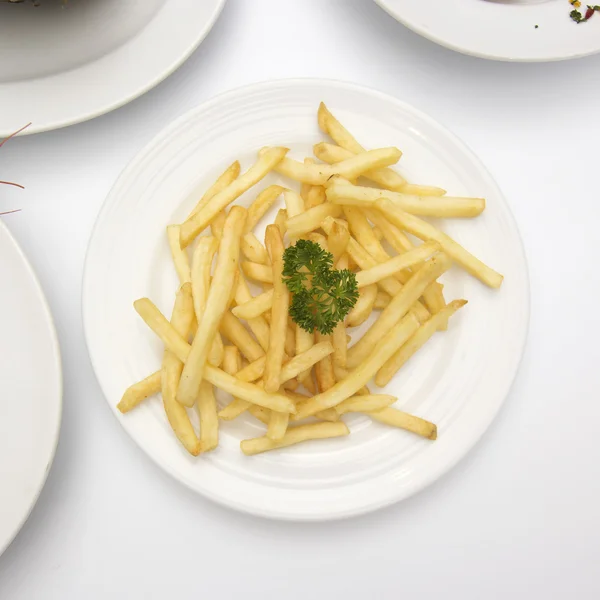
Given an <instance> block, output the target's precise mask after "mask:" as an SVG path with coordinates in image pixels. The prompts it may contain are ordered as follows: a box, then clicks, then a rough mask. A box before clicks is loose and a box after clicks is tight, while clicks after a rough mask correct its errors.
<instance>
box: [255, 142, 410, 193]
mask: <svg viewBox="0 0 600 600" xmlns="http://www.w3.org/2000/svg"><path fill="white" fill-rule="evenodd" d="M267 151H269V149H263V150H261V152H260V153H259V155H260V156H264V153H265V152H267ZM401 156H402V152H400V150H398V148H393V147H390V148H378V149H376V150H369V151H366V152H362V153H361V154H356V155H353V156H351V157H349V158H347V159H346V160H343V161H340V162H338V163H336V164H334V165H322V164H313V165H311V164H305V163H301V162H298V161H296V160H292V159H291V158H283V159H282V160H281V161H280V162H279V163H278V164H277V165H276V166H275V168H274V170H275V171H276V172H277V173H279V174H280V175H283V176H284V177H289V178H290V179H293V180H294V181H299V182H301V183H310V184H311V185H325V184H326V183H327V181H328V180H329V179H330V178H331V177H333V176H335V175H339V176H340V177H343V178H345V179H348V180H353V179H356V178H358V177H360V176H361V175H362V174H363V173H366V172H367V171H373V170H375V169H380V168H382V167H389V166H390V165H393V164H396V163H397V162H398V161H399V160H400V157H401Z"/></svg>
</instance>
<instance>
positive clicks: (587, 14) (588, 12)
mask: <svg viewBox="0 0 600 600" xmlns="http://www.w3.org/2000/svg"><path fill="white" fill-rule="evenodd" d="M593 14H594V9H593V8H592V7H591V6H588V8H587V10H586V11H585V16H584V17H583V18H584V19H585V20H586V21H587V20H588V19H590V18H591V17H592V15H593Z"/></svg>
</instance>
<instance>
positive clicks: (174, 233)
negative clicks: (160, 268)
mask: <svg viewBox="0 0 600 600" xmlns="http://www.w3.org/2000/svg"><path fill="white" fill-rule="evenodd" d="M180 229H181V227H180V226H179V225H169V226H168V227H167V239H168V241H169V248H170V250H171V256H172V257H173V264H174V265H175V271H176V272H177V277H178V278H179V283H180V284H182V285H183V284H184V283H187V282H189V281H191V280H192V273H191V270H190V259H189V258H188V255H187V252H186V251H185V250H183V249H182V248H181V245H180V244H179V232H180Z"/></svg>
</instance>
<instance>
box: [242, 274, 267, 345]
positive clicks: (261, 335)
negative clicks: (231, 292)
mask: <svg viewBox="0 0 600 600" xmlns="http://www.w3.org/2000/svg"><path fill="white" fill-rule="evenodd" d="M250 300H252V295H251V294H250V289H249V288H248V284H247V283H246V280H245V279H244V277H243V276H242V275H240V277H239V278H238V284H237V286H236V288H235V301H236V303H237V304H238V305H241V304H246V303H247V302H249V301H250ZM265 314H268V313H265ZM247 322H248V327H250V330H251V331H252V333H253V334H254V337H256V339H257V340H258V343H259V344H260V346H261V348H262V349H263V350H264V351H265V352H266V351H267V348H268V347H269V335H270V334H269V324H268V323H267V322H266V321H265V319H264V316H259V317H254V318H251V319H247Z"/></svg>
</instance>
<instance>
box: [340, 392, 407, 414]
mask: <svg viewBox="0 0 600 600" xmlns="http://www.w3.org/2000/svg"><path fill="white" fill-rule="evenodd" d="M397 399H398V398H396V397H395V396H388V395H387V394H372V395H371V394H370V395H368V396H351V397H350V398H348V399H347V400H344V401H343V402H340V403H339V404H338V405H337V406H336V407H335V408H334V409H333V410H335V411H336V412H337V414H338V415H345V414H346V413H354V412H369V411H375V410H381V409H382V408H387V407H388V406H390V405H391V404H394V402H396V400H397ZM330 410H331V409H330Z"/></svg>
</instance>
